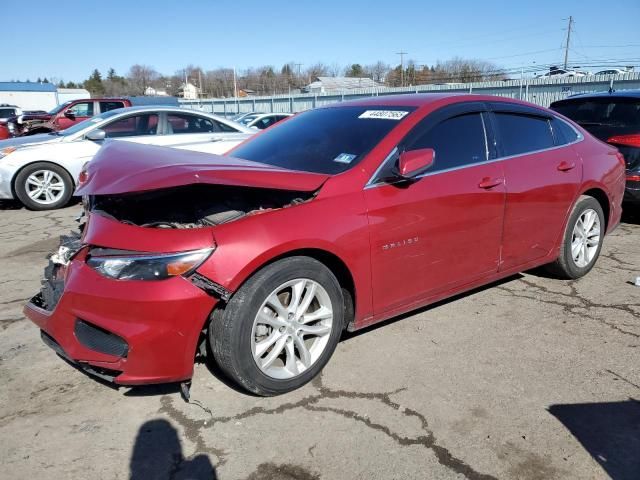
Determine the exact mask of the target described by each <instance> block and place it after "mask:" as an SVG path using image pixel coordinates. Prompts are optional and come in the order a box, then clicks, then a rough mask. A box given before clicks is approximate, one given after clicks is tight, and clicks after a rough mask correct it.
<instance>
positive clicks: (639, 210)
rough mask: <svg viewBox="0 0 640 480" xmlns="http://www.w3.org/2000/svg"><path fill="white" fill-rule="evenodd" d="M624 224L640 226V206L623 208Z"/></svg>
mask: <svg viewBox="0 0 640 480" xmlns="http://www.w3.org/2000/svg"><path fill="white" fill-rule="evenodd" d="M622 223H630V224H632V225H640V205H636V206H633V207H631V206H623V208H622Z"/></svg>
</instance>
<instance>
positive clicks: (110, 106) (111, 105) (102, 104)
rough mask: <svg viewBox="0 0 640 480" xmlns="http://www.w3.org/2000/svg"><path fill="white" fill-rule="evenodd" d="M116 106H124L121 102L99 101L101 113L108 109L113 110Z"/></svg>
mask: <svg viewBox="0 0 640 480" xmlns="http://www.w3.org/2000/svg"><path fill="white" fill-rule="evenodd" d="M116 108H124V103H123V102H100V111H101V112H102V113H104V112H108V111H109V110H115V109H116Z"/></svg>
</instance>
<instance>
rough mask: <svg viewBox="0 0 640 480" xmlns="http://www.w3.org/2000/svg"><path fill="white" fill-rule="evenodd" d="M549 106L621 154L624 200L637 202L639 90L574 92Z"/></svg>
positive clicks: (639, 177)
mask: <svg viewBox="0 0 640 480" xmlns="http://www.w3.org/2000/svg"><path fill="white" fill-rule="evenodd" d="M551 108H552V109H553V110H555V111H556V112H559V113H561V114H562V115H564V116H565V117H568V118H570V119H571V120H573V121H574V122H576V123H578V124H579V125H580V126H582V127H584V128H585V129H586V130H588V131H589V133H591V134H592V135H593V136H595V137H596V138H599V139H600V140H602V141H603V142H607V143H608V144H610V145H613V146H614V147H617V148H618V150H620V152H621V153H622V154H623V155H624V158H625V163H626V168H627V173H626V175H627V187H626V191H625V196H624V200H625V202H627V203H635V204H637V205H640V90H629V91H626V92H612V93H608V92H602V93H589V94H583V95H574V96H572V97H569V98H567V99H565V100H560V101H558V102H554V103H552V104H551Z"/></svg>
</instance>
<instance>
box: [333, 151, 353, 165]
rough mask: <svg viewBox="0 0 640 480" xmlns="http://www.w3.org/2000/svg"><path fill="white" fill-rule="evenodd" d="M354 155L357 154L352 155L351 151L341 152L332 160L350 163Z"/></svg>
mask: <svg viewBox="0 0 640 480" xmlns="http://www.w3.org/2000/svg"><path fill="white" fill-rule="evenodd" d="M356 157H357V155H354V154H352V153H341V154H340V155H338V156H337V157H336V158H334V159H333V161H334V162H338V163H351V162H352V161H353V159H354V158H356Z"/></svg>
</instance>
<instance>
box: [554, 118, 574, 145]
mask: <svg viewBox="0 0 640 480" xmlns="http://www.w3.org/2000/svg"><path fill="white" fill-rule="evenodd" d="M551 125H552V128H553V133H554V134H555V137H556V143H557V144H558V145H566V144H567V143H573V142H575V141H576V140H578V138H579V135H578V133H577V132H576V131H575V130H574V129H573V127H571V126H570V125H569V124H568V123H567V122H565V121H564V120H560V119H559V118H557V117H555V118H554V119H553V120H552V122H551Z"/></svg>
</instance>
